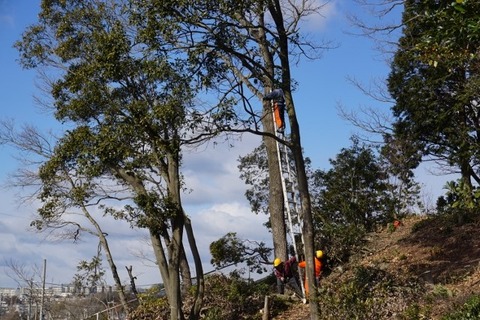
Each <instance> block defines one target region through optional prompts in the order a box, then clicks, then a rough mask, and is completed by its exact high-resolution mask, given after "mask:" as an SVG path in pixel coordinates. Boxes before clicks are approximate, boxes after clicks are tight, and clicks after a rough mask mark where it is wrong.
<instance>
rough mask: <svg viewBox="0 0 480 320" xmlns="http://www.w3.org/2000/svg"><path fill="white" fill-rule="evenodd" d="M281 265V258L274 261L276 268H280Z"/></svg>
mask: <svg viewBox="0 0 480 320" xmlns="http://www.w3.org/2000/svg"><path fill="white" fill-rule="evenodd" d="M280 263H282V260H280V258H276V259H275V260H273V266H274V267H278V266H279V265H280Z"/></svg>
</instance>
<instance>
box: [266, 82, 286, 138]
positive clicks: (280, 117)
mask: <svg viewBox="0 0 480 320" xmlns="http://www.w3.org/2000/svg"><path fill="white" fill-rule="evenodd" d="M263 99H264V100H271V101H272V106H273V114H274V119H275V126H276V128H277V131H278V132H283V131H284V130H285V97H284V95H283V90H282V89H275V90H273V91H272V92H270V93H269V94H267V95H266V96H265V97H264V98H263Z"/></svg>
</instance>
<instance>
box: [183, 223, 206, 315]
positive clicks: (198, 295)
mask: <svg viewBox="0 0 480 320" xmlns="http://www.w3.org/2000/svg"><path fill="white" fill-rule="evenodd" d="M185 232H186V233H187V239H188V243H189V244H190V248H191V250H192V254H193V261H194V263H195V271H196V274H197V277H196V278H197V281H196V290H195V300H194V303H193V306H192V309H191V310H190V318H189V320H197V319H199V317H200V311H201V309H202V306H203V296H204V293H205V281H204V278H203V266H202V261H201V259H200V253H199V252H198V248H197V243H196V241H195V236H194V234H193V228H192V222H191V221H190V218H188V217H187V215H185Z"/></svg>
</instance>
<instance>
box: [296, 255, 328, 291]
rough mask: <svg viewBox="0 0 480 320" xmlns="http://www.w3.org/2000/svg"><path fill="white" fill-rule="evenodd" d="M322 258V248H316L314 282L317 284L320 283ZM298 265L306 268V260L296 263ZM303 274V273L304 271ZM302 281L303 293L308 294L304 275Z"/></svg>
mask: <svg viewBox="0 0 480 320" xmlns="http://www.w3.org/2000/svg"><path fill="white" fill-rule="evenodd" d="M322 258H323V251H322V250H317V252H315V259H314V261H315V283H316V284H317V286H318V284H319V283H320V276H321V273H322V267H323V264H322ZM298 266H299V267H300V268H306V266H307V262H306V261H300V262H299V263H298ZM304 274H305V273H304ZM303 280H304V281H303V283H304V284H305V293H306V294H307V296H308V283H307V281H305V280H306V279H305V276H304V277H303Z"/></svg>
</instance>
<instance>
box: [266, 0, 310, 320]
mask: <svg viewBox="0 0 480 320" xmlns="http://www.w3.org/2000/svg"><path fill="white" fill-rule="evenodd" d="M272 2H273V3H272V5H269V11H270V14H271V15H272V18H273V20H274V22H275V25H276V28H277V31H278V37H279V49H280V55H279V56H280V63H281V66H282V83H283V86H284V87H283V89H284V93H285V102H286V109H287V114H288V119H289V122H290V130H291V136H290V142H291V144H292V153H293V157H294V159H295V167H296V173H297V182H298V192H299V193H300V203H301V207H302V215H301V218H302V222H303V224H302V232H303V239H304V242H305V261H307V264H306V268H305V269H306V270H305V274H306V280H307V284H308V287H309V288H310V290H309V299H310V304H309V306H310V317H311V319H312V320H316V319H318V316H319V310H318V304H317V296H318V293H317V284H316V283H315V264H314V263H315V262H314V252H315V248H314V239H313V218H312V208H311V202H310V193H309V190H308V180H307V174H306V169H305V160H304V158H303V151H302V145H301V139H300V128H299V125H298V121H297V116H296V113H295V106H294V103H293V98H292V93H291V73H290V62H289V51H288V37H287V34H286V32H285V27H284V25H283V23H284V20H283V15H282V10H281V5H280V1H279V0H273V1H272Z"/></svg>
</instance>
